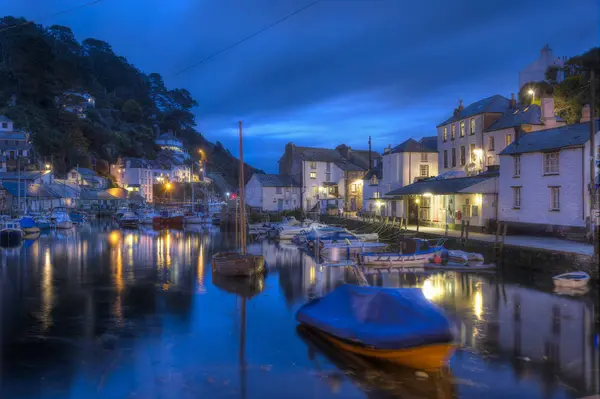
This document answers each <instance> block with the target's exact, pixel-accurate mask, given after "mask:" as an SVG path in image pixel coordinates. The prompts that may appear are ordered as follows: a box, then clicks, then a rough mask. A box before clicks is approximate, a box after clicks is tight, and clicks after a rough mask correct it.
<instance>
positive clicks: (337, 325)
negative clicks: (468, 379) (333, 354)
mask: <svg viewBox="0 0 600 399" xmlns="http://www.w3.org/2000/svg"><path fill="white" fill-rule="evenodd" d="M296 320H297V321H298V322H299V323H301V324H304V325H307V326H309V327H312V328H314V329H316V330H319V331H320V332H321V333H322V334H323V336H324V337H325V338H326V339H327V340H328V341H329V342H331V343H332V344H333V345H335V346H336V347H338V348H339V349H343V350H346V351H349V352H352V353H354V354H358V355H361V356H366V357H370V358H375V359H378V360H383V361H386V362H392V363H396V364H400V365H403V366H406V367H410V368H414V369H422V370H436V369H440V368H441V367H443V366H445V365H446V364H447V362H448V360H449V359H450V357H451V356H452V354H453V353H454V351H455V349H456V344H455V342H454V335H455V329H454V327H453V325H452V324H451V323H450V321H449V320H448V319H447V318H446V316H445V315H444V314H443V313H442V311H441V310H440V309H438V308H437V307H436V306H435V305H433V304H432V303H431V302H429V301H428V300H427V299H426V298H425V296H424V295H423V292H422V290H420V289H418V288H402V289H396V288H380V287H360V286H355V285H349V284H346V285H342V286H340V287H338V288H337V289H335V290H334V291H333V292H331V293H330V294H329V295H327V296H325V297H322V298H318V299H315V300H312V301H311V302H309V303H307V304H306V305H304V306H303V307H302V308H300V310H298V313H297V314H296Z"/></svg>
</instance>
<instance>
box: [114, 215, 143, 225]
mask: <svg viewBox="0 0 600 399" xmlns="http://www.w3.org/2000/svg"><path fill="white" fill-rule="evenodd" d="M139 221H140V218H139V217H138V215H136V214H135V213H133V212H127V213H124V214H123V216H121V218H120V219H119V224H120V225H121V227H137V226H138V223H139Z"/></svg>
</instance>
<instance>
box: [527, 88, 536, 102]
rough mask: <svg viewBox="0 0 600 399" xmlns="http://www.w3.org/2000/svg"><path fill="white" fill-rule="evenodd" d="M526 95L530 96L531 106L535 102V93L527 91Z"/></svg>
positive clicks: (530, 90) (531, 90)
mask: <svg viewBox="0 0 600 399" xmlns="http://www.w3.org/2000/svg"><path fill="white" fill-rule="evenodd" d="M527 94H529V95H530V96H531V103H532V104H533V103H534V102H535V91H533V89H529V91H528V92H527Z"/></svg>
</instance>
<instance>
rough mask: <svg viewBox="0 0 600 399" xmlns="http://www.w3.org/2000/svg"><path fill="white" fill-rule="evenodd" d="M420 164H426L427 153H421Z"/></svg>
mask: <svg viewBox="0 0 600 399" xmlns="http://www.w3.org/2000/svg"><path fill="white" fill-rule="evenodd" d="M421 162H427V153H426V152H422V153H421Z"/></svg>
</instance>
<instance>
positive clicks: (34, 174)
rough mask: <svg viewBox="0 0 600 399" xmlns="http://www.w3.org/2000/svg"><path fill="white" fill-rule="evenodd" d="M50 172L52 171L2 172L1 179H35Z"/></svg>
mask: <svg viewBox="0 0 600 399" xmlns="http://www.w3.org/2000/svg"><path fill="white" fill-rule="evenodd" d="M48 173H50V171H37V170H34V171H21V173H19V172H1V173H0V181H6V180H19V179H20V180H35V179H39V178H41V177H42V176H44V175H46V174H48Z"/></svg>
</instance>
